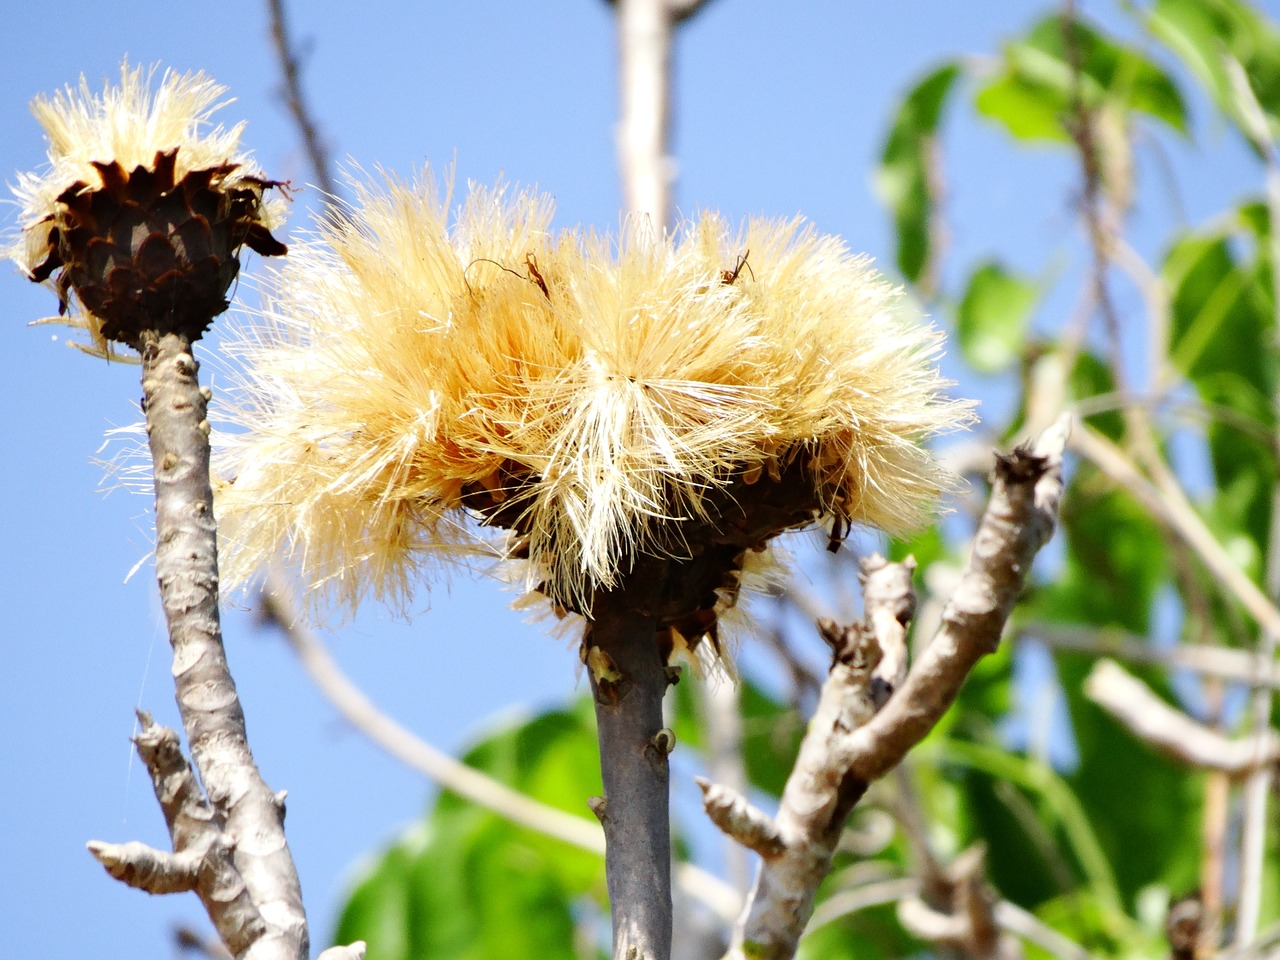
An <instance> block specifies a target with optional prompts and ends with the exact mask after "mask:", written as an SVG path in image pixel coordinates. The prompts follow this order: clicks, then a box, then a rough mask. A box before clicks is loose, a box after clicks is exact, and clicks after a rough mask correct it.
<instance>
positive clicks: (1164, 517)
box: [1071, 426, 1280, 632]
mask: <svg viewBox="0 0 1280 960" xmlns="http://www.w3.org/2000/svg"><path fill="white" fill-rule="evenodd" d="M1071 447H1072V449H1073V450H1075V451H1076V452H1077V453H1079V454H1080V455H1081V456H1082V457H1084V458H1085V459H1087V460H1089V461H1090V462H1091V463H1093V464H1094V465H1095V466H1096V467H1097V468H1098V469H1099V470H1101V471H1102V472H1103V473H1105V474H1106V475H1107V476H1108V477H1110V478H1111V479H1112V480H1113V481H1114V482H1115V483H1117V484H1118V485H1120V486H1122V487H1124V489H1125V490H1126V491H1127V492H1128V493H1130V494H1131V495H1132V496H1133V497H1134V498H1135V499H1137V500H1138V502H1139V503H1141V504H1142V505H1143V506H1144V507H1145V508H1146V509H1147V511H1148V512H1149V513H1150V514H1151V515H1152V516H1153V517H1155V519H1156V520H1158V521H1160V522H1161V523H1163V524H1164V525H1165V526H1166V527H1168V528H1169V529H1170V530H1172V531H1173V532H1174V533H1175V534H1177V536H1178V538H1179V539H1180V540H1182V541H1183V543H1185V544H1186V545H1187V546H1188V547H1190V548H1191V549H1192V550H1193V551H1194V552H1195V554H1196V555H1197V556H1198V557H1199V558H1200V560H1201V562H1202V563H1203V564H1204V565H1205V567H1207V568H1208V570H1209V572H1210V573H1211V574H1212V575H1213V576H1214V578H1215V579H1216V580H1217V581H1218V582H1219V583H1221V584H1222V585H1223V586H1224V587H1226V588H1227V590H1229V591H1230V592H1231V593H1232V594H1234V596H1235V598H1236V599H1237V600H1238V601H1239V602H1240V604H1241V606H1243V607H1244V608H1245V610H1247V611H1248V612H1249V615H1250V616H1252V617H1253V618H1254V619H1255V620H1256V621H1257V622H1258V623H1259V624H1260V625H1261V626H1262V627H1263V628H1264V629H1266V630H1275V631H1277V632H1280V610H1277V609H1276V605H1275V604H1274V603H1272V602H1271V600H1270V599H1268V597H1267V596H1266V594H1264V593H1263V592H1262V591H1261V590H1260V589H1258V586H1257V584H1255V583H1254V582H1253V581H1252V580H1250V579H1249V578H1248V577H1247V576H1246V575H1245V573H1244V572H1243V571H1242V570H1241V569H1240V568H1239V567H1238V566H1236V564H1235V561H1233V560H1232V559H1231V557H1230V555H1229V554H1228V553H1227V551H1226V550H1225V549H1224V548H1223V546H1222V544H1220V543H1218V541H1217V540H1216V539H1215V538H1214V536H1213V534H1212V533H1210V532H1209V528H1208V527H1206V526H1205V524H1204V521H1203V520H1201V519H1200V517H1199V515H1198V514H1197V513H1196V512H1195V510H1194V509H1193V508H1192V507H1191V505H1190V504H1189V503H1188V502H1186V500H1185V499H1184V498H1181V497H1170V496H1168V492H1167V491H1164V490H1157V489H1156V488H1155V487H1154V486H1153V485H1152V484H1151V481H1149V480H1148V479H1147V478H1146V477H1144V476H1143V475H1142V473H1141V472H1140V471H1139V470H1138V468H1137V467H1136V466H1134V464H1133V462H1132V461H1131V460H1130V459H1129V458H1128V456H1126V455H1125V453H1124V452H1123V451H1122V450H1121V449H1120V448H1119V447H1117V446H1116V445H1115V444H1114V443H1112V442H1111V441H1110V440H1108V439H1107V438H1106V437H1104V436H1103V435H1102V434H1100V433H1098V432H1097V431H1096V430H1093V429H1092V428H1090V427H1088V426H1083V427H1081V429H1079V430H1077V431H1076V432H1075V433H1074V434H1073V435H1072V438H1071Z"/></svg>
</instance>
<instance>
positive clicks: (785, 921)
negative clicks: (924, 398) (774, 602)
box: [704, 417, 1070, 960]
mask: <svg viewBox="0 0 1280 960" xmlns="http://www.w3.org/2000/svg"><path fill="white" fill-rule="evenodd" d="M1069 429H1070V421H1069V419H1067V418H1065V417H1064V418H1062V419H1060V420H1059V421H1058V422H1057V423H1055V424H1054V425H1053V426H1052V427H1050V428H1049V429H1048V430H1046V431H1045V432H1044V433H1043V434H1042V435H1041V436H1040V437H1039V438H1038V439H1037V441H1036V442H1035V444H1034V445H1029V446H1023V447H1019V448H1018V449H1017V450H1015V451H1014V452H1013V454H1011V455H1009V456H1000V455H997V459H996V470H995V477H994V486H993V490H992V494H991V500H990V502H989V504H988V506H987V509H986V512H985V513H984V515H983V518H982V521H981V523H980V524H979V527H978V532H977V534H976V536H975V538H974V545H973V551H972V555H971V556H970V559H969V561H968V564H967V565H966V568H965V571H964V574H963V576H962V578H961V581H960V585H959V586H958V588H957V589H956V592H955V594H954V595H953V597H952V598H951V600H950V602H949V603H948V604H947V606H946V609H945V610H944V612H943V617H942V624H941V626H940V627H939V630H938V633H937V635H936V636H935V637H934V639H933V641H932V643H931V644H930V645H929V646H928V647H927V648H926V649H925V651H924V653H923V654H922V655H921V656H920V657H919V659H918V660H917V662H916V663H915V665H914V666H913V667H912V668H911V669H910V671H909V672H907V674H906V677H905V680H903V679H902V666H903V664H904V663H905V660H903V659H901V654H900V653H899V649H900V645H902V644H903V641H904V637H905V630H906V623H907V621H908V620H909V619H910V617H911V616H912V615H913V613H914V609H915V597H914V593H913V591H912V589H911V568H910V567H909V566H907V565H902V564H888V563H885V562H884V561H883V560H881V559H880V558H878V557H874V558H870V559H869V560H868V561H865V562H864V565H863V574H862V582H863V592H864V599H865V603H864V607H865V611H866V616H865V619H864V621H863V622H862V623H860V624H854V625H853V626H849V627H837V626H836V625H834V624H832V623H829V622H827V623H823V624H820V629H821V631H822V634H823V637H824V639H826V640H827V642H828V643H829V644H830V645H831V646H832V650H833V653H834V658H833V663H832V667H831V671H830V673H829V675H828V677H827V679H826V682H825V683H824V684H823V687H822V693H821V697H820V699H819V703H818V708H817V711H816V713H815V715H814V718H813V720H812V721H811V722H810V724H809V731H808V733H807V734H806V736H805V738H804V741H803V742H802V744H801V747H800V755H799V757H798V758H797V760H796V765H795V768H794V769H793V770H792V773H791V776H790V777H789V778H788V780H787V785H786V788H785V789H784V791H783V796H782V801H781V804H780V807H779V811H778V815H777V817H776V825H777V830H778V834H779V836H780V837H781V839H782V842H783V844H784V848H783V850H782V851H781V852H780V853H778V854H777V855H775V856H773V857H771V858H766V859H764V860H763V861H762V863H761V866H760V872H759V874H758V875H757V878H756V884H755V887H754V888H753V890H752V893H751V897H750V901H749V904H748V907H747V910H746V912H745V914H744V916H743V918H742V919H741V921H740V922H739V924H738V927H737V929H735V931H734V936H733V945H732V948H731V951H730V957H732V958H735V960H745V958H746V957H748V956H749V957H751V958H752V960H774V958H779V960H780V958H788V957H792V956H794V955H795V951H796V947H797V945H798V943H799V940H800V937H801V935H802V933H803V932H804V929H805V926H806V924H807V923H808V921H809V918H810V916H811V914H812V913H813V901H814V896H815V894H816V891H817V887H818V884H819V883H820V882H821V880H822V878H823V877H824V876H826V874H827V872H828V870H829V869H830V864H831V857H832V854H833V853H834V850H835V846H836V842H837V841H838V839H839V835H840V831H841V829H842V828H843V825H844V821H845V819H846V818H847V816H848V814H849V812H850V810H852V808H853V806H854V805H855V804H856V803H857V802H858V800H859V799H861V797H862V795H863V793H864V792H865V791H866V788H867V786H868V785H869V784H870V783H871V782H872V781H873V780H875V779H877V778H879V777H881V776H883V775H884V774H886V773H888V772H889V771H890V770H892V769H893V768H894V767H895V766H897V764H898V763H899V762H900V761H901V760H902V758H903V757H904V756H905V755H906V753H907V751H908V750H910V749H911V748H912V747H913V746H915V745H916V744H917V743H919V742H920V740H921V739H923V737H924V736H925V735H926V734H927V733H928V732H929V730H931V729H932V728H933V726H934V724H936V723H937V721H938V720H939V719H940V718H941V716H942V715H943V713H944V712H945V711H946V710H947V708H948V707H949V706H950V705H951V703H952V702H953V701H954V700H955V697H956V695H957V694H958V692H959V690H960V687H961V685H962V684H963V682H964V680H965V678H966V677H967V676H968V674H969V671H970V670H971V669H972V668H973V666H974V664H975V663H977V661H978V660H979V659H980V658H981V657H982V656H983V655H985V654H987V653H990V652H992V651H993V650H995V649H996V647H997V646H998V644H999V641H1000V634H1001V632H1002V630H1003V629H1004V624H1005V621H1006V620H1007V618H1008V616H1009V613H1010V612H1011V611H1012V609H1013V605H1014V603H1015V602H1016V600H1017V597H1018V595H1019V594H1020V592H1021V591H1022V588H1023V586H1024V584H1025V582H1026V578H1027V574H1028V572H1029V570H1030V568H1031V562H1032V560H1033V559H1034V557H1035V554H1036V552H1037V551H1038V550H1039V549H1040V548H1041V547H1042V546H1043V545H1044V544H1045V543H1046V542H1047V541H1048V539H1049V537H1050V536H1051V534H1052V532H1053V528H1054V525H1055V523H1056V520H1057V513H1058V504H1059V501H1060V500H1061V496H1062V453H1063V448H1064V447H1065V444H1066V439H1067V435H1068V433H1069ZM902 649H903V650H905V648H902ZM877 691H878V692H879V695H877ZM881 705H883V707H882V708H881ZM704 791H705V788H704ZM988 906H989V905H988ZM966 916H967V918H968V919H967V920H966V921H965V922H966V923H968V924H969V926H970V932H971V933H973V932H974V930H973V928H974V924H975V922H977V921H981V920H982V919H983V917H985V918H986V919H987V920H989V919H990V916H991V913H990V910H986V911H985V912H984V913H983V914H981V915H978V914H976V913H975V912H974V911H972V910H968V909H967V908H966ZM975 918H976V920H975ZM992 930H994V927H993V926H992V924H990V923H987V924H986V926H985V927H984V929H983V930H982V931H979V932H978V933H981V934H982V937H983V938H985V939H983V942H984V943H987V942H990V943H991V944H994V946H992V949H993V950H995V949H997V948H998V949H1004V947H1005V946H1007V944H1006V943H1005V942H1004V941H1002V940H1001V939H1000V938H998V937H995V939H990V938H986V934H987V933H991V931H992ZM977 935H978V934H977V933H974V936H977ZM992 936H993V937H994V936H995V935H994V933H992Z"/></svg>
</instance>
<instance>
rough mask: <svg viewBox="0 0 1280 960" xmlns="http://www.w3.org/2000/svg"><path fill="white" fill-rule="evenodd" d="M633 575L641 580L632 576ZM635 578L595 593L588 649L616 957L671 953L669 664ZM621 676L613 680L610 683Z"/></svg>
mask: <svg viewBox="0 0 1280 960" xmlns="http://www.w3.org/2000/svg"><path fill="white" fill-rule="evenodd" d="M631 579H632V580H635V579H643V578H638V577H635V576H633V577H632V578H631ZM649 592H651V591H646V590H641V589H637V584H634V583H629V584H628V585H626V586H624V587H623V588H622V589H618V590H614V591H611V592H608V593H606V592H603V591H601V592H599V593H597V594H596V597H595V601H594V604H593V610H592V614H593V620H592V623H591V625H590V628H589V634H588V640H587V642H588V645H589V646H591V647H594V648H595V650H596V654H595V657H596V659H595V660H593V663H595V664H606V665H607V666H608V668H609V669H608V670H607V671H601V670H598V669H595V668H592V669H591V670H589V672H590V673H591V686H592V692H593V693H594V694H595V704H596V726H597V731H598V737H599V741H600V772H601V776H602V778H603V780H604V799H605V804H604V806H603V808H601V809H598V811H597V812H598V814H599V816H600V819H601V823H602V824H603V826H604V834H605V844H606V853H605V874H606V879H607V881H608V888H609V904H610V912H611V914H612V918H613V953H614V957H615V960H640V958H643V960H669V958H670V956H671V922H672V921H671V829H670V820H669V813H668V806H669V803H668V794H669V782H670V773H669V769H668V763H667V753H668V752H669V750H670V747H671V744H670V741H669V740H668V739H666V738H665V737H664V736H661V735H660V731H661V730H662V728H663V724H662V698H663V695H664V694H665V693H666V689H667V682H668V681H667V669H666V664H665V663H664V662H663V658H662V655H661V654H660V652H659V650H658V644H657V642H656V617H655V616H654V615H653V614H652V613H651V612H648V610H649V609H651V607H652V604H650V603H647V602H645V599H646V598H645V597H644V595H643V594H645V593H649ZM610 678H613V679H610Z"/></svg>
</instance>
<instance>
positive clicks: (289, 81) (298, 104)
mask: <svg viewBox="0 0 1280 960" xmlns="http://www.w3.org/2000/svg"><path fill="white" fill-rule="evenodd" d="M267 10H268V11H269V13H270V15H271V42H272V45H273V46H274V47H275V51H276V59H277V60H278V61H279V62H280V73H281V75H282V77H283V78H284V91H283V93H284V102H285V106H286V107H287V108H288V110H289V115H290V116H292V117H293V120H294V122H295V123H296V124H297V125H298V132H299V133H301V135H302V146H303V148H304V149H305V150H306V152H307V161H308V163H310V164H311V172H312V174H313V175H314V176H315V178H316V186H317V187H319V188H320V189H321V191H323V192H324V195H325V198H326V200H325V202H326V203H329V202H331V201H332V198H333V197H335V196H336V195H337V194H336V192H335V188H334V183H333V176H332V175H331V174H330V173H329V169H330V166H329V151H328V148H327V147H326V146H325V144H324V139H323V137H321V136H320V130H319V128H318V127H317V126H316V122H315V120H314V119H313V118H312V116H311V110H310V108H309V107H308V106H307V101H306V98H305V97H304V96H303V94H302V69H301V67H300V65H299V64H298V57H297V54H295V53H294V50H293V44H292V43H291V42H290V39H289V26H288V20H287V18H286V16H285V9H284V0H267Z"/></svg>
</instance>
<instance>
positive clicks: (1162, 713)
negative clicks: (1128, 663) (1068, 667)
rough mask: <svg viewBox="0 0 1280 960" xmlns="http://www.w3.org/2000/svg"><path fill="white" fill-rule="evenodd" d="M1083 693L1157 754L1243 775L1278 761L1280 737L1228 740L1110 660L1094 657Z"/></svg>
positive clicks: (1268, 735)
mask: <svg viewBox="0 0 1280 960" xmlns="http://www.w3.org/2000/svg"><path fill="white" fill-rule="evenodd" d="M1084 692H1085V696H1087V697H1088V698H1089V699H1090V700H1092V701H1093V702H1094V703H1096V704H1098V706H1100V707H1102V708H1103V709H1104V710H1106V711H1107V712H1108V713H1110V714H1111V715H1112V716H1113V717H1115V718H1116V719H1117V720H1119V721H1120V722H1121V723H1123V724H1124V725H1125V726H1126V727H1128V728H1129V730H1130V731H1131V732H1132V733H1133V734H1134V735H1135V736H1136V737H1138V738H1139V739H1141V740H1144V741H1146V742H1147V743H1148V744H1150V745H1151V746H1152V747H1153V748H1155V749H1156V750H1159V751H1160V752H1161V753H1163V754H1165V755H1167V756H1170V757H1173V758H1174V759H1176V760H1179V761H1181V762H1183V763H1186V764H1189V765H1190V766H1193V767H1198V768H1200V769H1203V770H1218V771H1221V772H1222V773H1225V774H1228V775H1230V776H1233V777H1243V776H1246V775H1247V774H1250V773H1252V772H1253V771H1255V770H1257V769H1258V768H1259V767H1260V766H1270V765H1274V764H1276V763H1280V736H1277V735H1276V733H1275V732H1274V731H1273V730H1270V729H1267V730H1266V731H1265V733H1264V735H1256V734H1255V735H1253V736H1250V737H1247V738H1245V739H1243V740H1230V739H1228V738H1227V737H1224V736H1222V734H1220V733H1218V732H1217V731H1215V730H1213V729H1211V728H1209V727H1206V726H1204V725H1203V724H1200V723H1197V722H1196V721H1194V720H1192V719H1191V718H1190V717H1188V716H1187V715H1186V714H1185V713H1183V712H1181V711H1180V710H1175V709H1174V708H1173V707H1171V706H1169V705H1168V704H1167V703H1165V702H1164V701H1163V700H1161V699H1160V698H1159V697H1158V696H1156V695H1155V693H1153V692H1152V691H1151V688H1150V687H1148V686H1147V685H1146V684H1145V683H1143V682H1142V681H1141V680H1138V679H1137V678H1136V677H1134V676H1132V675H1131V674H1128V673H1126V672H1125V671H1124V670H1123V669H1122V668H1121V667H1120V666H1119V664H1117V663H1116V662H1115V661H1114V660H1099V661H1098V662H1097V663H1096V664H1095V665H1094V667H1093V670H1092V671H1091V672H1090V674H1089V677H1088V679H1086V680H1085V686H1084Z"/></svg>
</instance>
